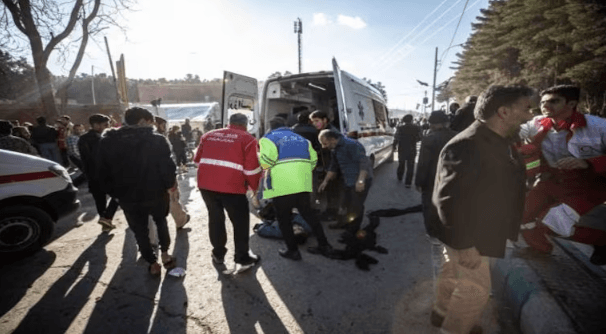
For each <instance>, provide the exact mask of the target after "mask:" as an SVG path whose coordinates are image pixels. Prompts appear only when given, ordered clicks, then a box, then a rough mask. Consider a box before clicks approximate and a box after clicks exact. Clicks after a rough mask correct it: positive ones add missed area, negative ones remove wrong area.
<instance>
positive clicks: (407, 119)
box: [402, 114, 413, 123]
mask: <svg viewBox="0 0 606 334" xmlns="http://www.w3.org/2000/svg"><path fill="white" fill-rule="evenodd" d="M412 120H413V118H412V115H411V114H408V115H404V117H402V122H404V123H410V122H412Z"/></svg>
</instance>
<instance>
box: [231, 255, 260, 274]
mask: <svg viewBox="0 0 606 334" xmlns="http://www.w3.org/2000/svg"><path fill="white" fill-rule="evenodd" d="M259 260H261V258H260V257H259V256H258V255H255V254H253V253H252V252H251V251H248V259H246V260H244V261H239V262H236V266H238V268H237V269H236V270H237V272H239V273H241V272H243V271H245V270H248V269H250V268H252V267H254V266H255V264H257V263H259Z"/></svg>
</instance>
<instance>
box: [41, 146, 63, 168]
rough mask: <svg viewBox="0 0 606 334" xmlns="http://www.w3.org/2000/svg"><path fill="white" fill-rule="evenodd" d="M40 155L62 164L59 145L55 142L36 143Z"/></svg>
mask: <svg viewBox="0 0 606 334" xmlns="http://www.w3.org/2000/svg"><path fill="white" fill-rule="evenodd" d="M38 149H39V150H40V155H41V156H42V157H43V158H44V159H48V160H52V161H54V162H56V163H58V164H60V165H61V164H62V159H61V153H60V152H59V146H57V143H42V144H38Z"/></svg>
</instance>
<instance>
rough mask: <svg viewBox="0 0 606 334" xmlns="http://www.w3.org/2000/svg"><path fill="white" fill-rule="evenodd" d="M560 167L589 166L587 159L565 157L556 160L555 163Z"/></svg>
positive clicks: (582, 167)
mask: <svg viewBox="0 0 606 334" xmlns="http://www.w3.org/2000/svg"><path fill="white" fill-rule="evenodd" d="M556 165H557V167H558V168H560V169H585V168H588V167H589V164H588V163H587V160H584V159H577V158H574V157H567V158H562V159H560V160H558V162H557V163H556Z"/></svg>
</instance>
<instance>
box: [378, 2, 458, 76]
mask: <svg viewBox="0 0 606 334" xmlns="http://www.w3.org/2000/svg"><path fill="white" fill-rule="evenodd" d="M446 1H448V0H444V1H442V3H440V4H439V5H438V7H436V8H434V10H432V11H431V13H429V14H427V16H425V18H423V20H421V22H419V24H417V25H416V26H415V27H414V28H413V29H412V30H411V31H410V32H409V33H408V34H406V36H404V37H402V38H401V39H400V40H399V41H398V42H397V43H396V44H395V45H394V46H393V47H392V48H391V49H389V51H387V52H386V53H384V54H383V56H381V59H379V61H378V63H381V62H383V61H384V60H385V57H386V55H388V54H390V53H391V52H392V51H394V50H395V49H396V48H397V47H398V46H399V45H400V44H402V42H404V40H406V38H408V36H410V35H412V34H413V33H414V32H415V31H416V30H417V28H419V27H420V26H421V24H423V22H425V21H426V20H427V19H428V18H429V17H430V16H431V15H432V14H433V13H435V12H436V11H437V10H438V9H440V7H442V5H443V4H444V3H446ZM373 65H376V63H375V64H373Z"/></svg>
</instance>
